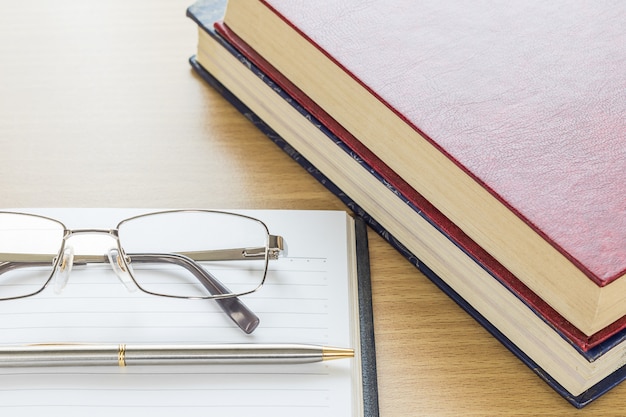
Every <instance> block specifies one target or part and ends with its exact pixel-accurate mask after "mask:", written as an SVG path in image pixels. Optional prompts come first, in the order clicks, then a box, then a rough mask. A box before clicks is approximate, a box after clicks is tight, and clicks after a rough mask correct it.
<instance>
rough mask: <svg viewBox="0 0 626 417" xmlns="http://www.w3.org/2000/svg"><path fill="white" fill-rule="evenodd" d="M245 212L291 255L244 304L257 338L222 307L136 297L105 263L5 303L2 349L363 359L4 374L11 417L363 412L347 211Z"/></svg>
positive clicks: (65, 216)
mask: <svg viewBox="0 0 626 417" xmlns="http://www.w3.org/2000/svg"><path fill="white" fill-rule="evenodd" d="M145 211H146V210H141V212H145ZM29 212H36V213H39V214H45V215H49V216H50V217H53V218H55V219H58V220H60V221H62V222H63V223H64V224H65V225H66V226H67V227H68V228H70V229H75V228H107V229H109V228H113V227H115V225H116V224H117V223H118V221H119V220H121V219H123V218H126V217H129V216H130V215H132V214H135V213H136V212H137V211H136V210H135V211H130V210H125V209H46V210H44V209H41V210H29ZM244 213H245V214H248V215H252V216H254V217H257V218H259V219H261V220H263V221H264V222H265V223H266V224H267V225H268V227H269V229H270V233H272V234H277V235H281V236H283V237H284V238H285V240H286V242H287V246H288V252H287V257H284V258H282V259H279V260H277V261H270V271H269V273H268V278H267V281H266V285H265V286H264V287H263V288H262V289H261V290H260V291H258V292H257V293H255V294H251V295H249V296H245V297H244V298H242V300H243V301H244V303H245V304H246V305H247V306H248V307H249V308H250V309H251V310H252V311H254V312H255V313H256V314H257V315H258V316H259V317H260V319H261V324H260V325H259V327H258V328H257V330H256V331H255V332H254V333H253V334H251V335H246V334H244V333H243V332H242V331H241V330H239V329H238V328H237V327H236V326H235V325H234V324H233V323H232V322H231V321H230V319H229V318H228V317H227V316H226V315H225V314H224V313H223V312H222V311H221V310H220V308H219V307H218V306H217V305H216V303H215V301H211V300H178V299H168V298H163V297H156V296H151V295H147V294H144V293H142V292H140V291H135V292H132V293H130V292H128V291H127V290H126V288H125V287H124V285H122V284H121V283H120V281H119V280H118V279H117V277H116V275H115V273H114V272H113V270H112V269H111V268H110V266H109V265H108V264H102V265H98V264H96V265H88V266H87V267H83V268H80V267H77V268H75V269H74V270H73V271H72V273H71V276H70V278H69V283H68V285H67V287H66V288H65V289H64V290H63V292H62V293H60V294H57V293H55V291H54V290H53V288H47V289H46V290H45V291H44V292H43V293H41V294H38V295H36V296H34V297H29V298H26V299H23V300H13V301H2V302H0V334H1V336H0V344H4V345H12V344H27V343H49V342H92V343H106V342H110V343H128V344H131V343H160V344H163V343H190V344H191V343H311V344H319V345H330V346H338V347H352V348H355V350H356V358H355V359H347V360H345V359H344V360H337V361H329V362H319V363H314V364H306V365H278V366H276V365H274V366H270V365H246V366H243V365H219V366H160V367H141V366H137V367H131V366H128V367H126V368H117V367H56V368H3V369H2V368H0V411H1V412H2V414H3V415H11V416H19V415H34V414H35V413H43V412H45V413H46V414H48V415H59V416H61V415H62V416H85V415H89V416H98V415H106V416H110V415H112V414H113V413H114V414H115V415H117V416H137V415H138V413H139V414H142V413H143V412H149V413H150V415H151V416H166V415H167V416H171V415H172V413H174V412H176V411H178V410H180V411H182V412H184V413H185V414H184V415H185V416H196V415H197V416H200V415H202V416H207V415H219V416H223V415H228V416H246V417H248V416H250V415H251V414H253V415H256V416H299V417H304V416H319V415H325V416H341V417H345V416H350V415H358V414H354V413H355V410H354V409H353V408H354V407H355V403H357V404H358V400H355V397H354V393H355V392H357V393H359V394H360V379H359V378H358V377H356V378H354V374H355V373H356V372H355V371H356V369H360V361H359V358H360V354H359V345H358V340H359V339H358V325H357V324H358V318H357V317H353V315H354V312H355V305H356V298H355V297H356V294H353V293H354V292H355V291H356V284H355V282H354V281H351V280H353V278H354V277H353V271H351V260H349V259H348V253H349V251H351V250H353V248H352V246H351V244H350V243H349V237H348V236H347V230H348V227H347V224H346V219H347V216H346V214H345V213H344V212H329V211H325V212H323V211H307V212H303V211H245V212H244ZM80 238H81V236H76V237H73V238H72V239H80ZM107 239H111V238H109V237H107ZM351 239H353V237H351ZM109 244H110V243H109ZM351 294H352V295H351ZM353 385H355V386H353ZM356 408H357V409H358V408H359V407H358V405H357V406H356ZM356 413H358V411H357V412H356Z"/></svg>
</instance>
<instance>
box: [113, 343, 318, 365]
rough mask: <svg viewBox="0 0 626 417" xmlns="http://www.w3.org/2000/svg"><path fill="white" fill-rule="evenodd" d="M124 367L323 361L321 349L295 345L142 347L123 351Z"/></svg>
mask: <svg viewBox="0 0 626 417" xmlns="http://www.w3.org/2000/svg"><path fill="white" fill-rule="evenodd" d="M125 358H126V364H127V365H159V364H163V363H176V364H271V363H281V364H288V363H307V362H318V361H321V360H322V359H323V357H322V350H321V349H319V348H315V347H308V346H298V345H281V346H275V345H258V344H255V345H245V344H244V345H240V344H237V345H228V344H225V345H212V346H166V347H163V346H162V347H158V346H157V347H154V346H149V345H148V346H142V345H133V346H128V347H127V348H126V354H125Z"/></svg>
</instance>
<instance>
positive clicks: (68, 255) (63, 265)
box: [54, 246, 74, 294]
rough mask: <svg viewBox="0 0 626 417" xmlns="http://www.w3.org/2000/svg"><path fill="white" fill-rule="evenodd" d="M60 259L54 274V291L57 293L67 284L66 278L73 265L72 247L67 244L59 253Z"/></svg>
mask: <svg viewBox="0 0 626 417" xmlns="http://www.w3.org/2000/svg"><path fill="white" fill-rule="evenodd" d="M61 257H62V258H61V261H60V262H59V266H58V267H57V270H56V271H55V274H54V291H55V292H56V293H57V294H59V293H60V292H61V291H63V288H65V286H66V285H67V280H68V279H69V277H70V272H72V265H74V248H72V247H71V246H68V247H66V248H65V250H64V251H63V254H62V255H61Z"/></svg>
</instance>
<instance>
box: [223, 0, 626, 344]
mask: <svg viewBox="0 0 626 417" xmlns="http://www.w3.org/2000/svg"><path fill="white" fill-rule="evenodd" d="M401 3H402V4H398V3H397V2H396V3H394V5H393V7H391V6H390V5H389V4H388V2H383V1H378V2H368V3H363V2H359V1H356V0H347V1H343V2H334V1H321V2H315V3H307V2H304V1H302V0H289V1H285V0H231V1H230V2H229V6H228V9H227V13H226V16H225V22H226V24H227V25H228V27H229V28H231V29H232V30H233V31H234V32H235V33H237V35H238V36H240V37H241V38H242V39H243V40H244V41H245V42H246V43H247V44H248V45H250V46H251V47H252V48H253V49H254V50H255V51H256V52H257V53H258V54H259V55H261V56H263V58H265V59H266V60H267V61H268V62H269V63H270V64H271V65H272V66H273V67H275V68H276V69H277V70H278V71H279V72H280V73H282V74H283V75H284V76H286V78H287V79H288V80H290V81H291V82H293V83H294V84H295V86H297V88H298V89H299V90H301V91H302V93H303V94H304V95H305V96H307V97H308V98H309V99H310V100H312V102H314V103H315V104H316V105H318V106H319V107H320V108H321V109H322V110H323V111H324V112H326V113H328V114H329V115H330V117H331V118H332V119H333V120H335V121H336V122H337V126H340V127H341V129H345V132H347V133H348V134H349V135H350V136H351V137H353V138H354V140H353V142H352V143H351V146H354V147H355V149H357V150H360V152H361V153H362V155H366V154H368V155H370V156H371V157H372V159H370V160H369V161H368V162H369V163H370V164H372V165H373V166H374V167H375V168H376V169H377V170H378V171H379V172H381V173H383V174H388V175H390V178H391V179H393V178H395V183H394V186H396V187H397V188H401V187H408V188H409V189H412V190H413V192H414V195H415V196H420V197H419V198H423V199H424V200H425V201H427V202H428V204H430V205H432V207H433V208H434V209H436V210H437V211H438V213H439V215H440V217H439V218H438V219H440V221H441V226H442V228H443V227H444V226H446V225H448V226H450V227H451V228H452V229H455V228H457V227H458V230H459V236H464V238H465V239H467V243H468V246H467V247H468V248H469V249H470V250H472V251H473V255H475V256H476V255H480V256H483V255H484V257H483V258H482V260H483V262H491V265H489V266H490V267H493V268H494V269H497V268H498V267H499V268H500V269H501V270H503V271H505V272H503V273H502V276H503V277H504V278H505V279H508V280H509V281H510V285H511V287H512V288H513V289H516V285H517V284H515V280H516V279H517V280H519V282H520V283H522V284H523V285H519V286H518V288H517V290H518V291H519V292H520V295H521V296H522V297H523V298H525V299H527V300H529V299H530V300H531V301H532V299H533V298H534V299H537V300H538V301H539V302H538V304H541V303H545V306H546V307H548V306H549V308H546V309H544V311H543V312H542V314H544V315H546V317H548V318H549V319H550V320H551V321H552V322H553V323H555V325H556V326H557V327H559V328H561V330H563V331H564V333H569V334H571V333H572V331H569V332H568V331H567V327H568V326H572V327H570V329H575V330H574V332H577V331H578V332H580V333H579V334H578V336H579V337H578V340H579V341H580V340H586V342H584V343H588V342H591V343H593V339H594V338H602V337H606V336H608V335H610V334H612V333H614V332H615V331H617V330H619V329H621V328H623V327H624V324H625V320H624V316H626V303H624V302H623V301H624V298H626V295H625V294H626V292H625V290H626V278H625V277H624V275H625V271H626V245H624V244H623V243H624V242H625V241H626V227H624V226H626V199H625V198H624V195H625V192H626V182H625V181H624V180H623V178H625V174H626V140H625V139H626V137H625V132H626V71H624V70H625V69H626V68H624V62H626V61H625V60H626V48H624V47H623V45H624V44H626V30H625V29H624V27H623V24H622V22H623V21H624V17H626V7H625V6H623V5H613V6H611V7H610V8H609V7H607V6H603V5H601V4H587V5H585V7H579V8H572V7H569V6H568V5H566V4H563V3H562V2H556V3H554V2H551V3H549V4H546V3H543V2H536V3H535V2H533V3H528V2H523V3H521V4H491V3H481V4H473V3H466V2H443V3H441V2H433V3H432V4H431V3H429V2H423V1H402V2H401ZM292 93H293V92H292ZM309 111H311V110H310V109H309ZM318 117H319V116H318ZM335 134H337V132H335ZM339 136H341V135H339ZM343 138H344V139H345V137H343ZM376 161H378V162H376ZM376 163H377V164H378V165H376ZM394 176H395V177H394ZM422 196H423V197H422ZM416 198H417V197H416ZM453 231H454V230H453ZM535 307H536V306H535Z"/></svg>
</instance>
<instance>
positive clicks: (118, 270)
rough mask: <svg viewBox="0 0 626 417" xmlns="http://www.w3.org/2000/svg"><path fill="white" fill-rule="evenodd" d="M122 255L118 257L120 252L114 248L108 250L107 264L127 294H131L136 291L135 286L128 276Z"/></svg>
mask: <svg viewBox="0 0 626 417" xmlns="http://www.w3.org/2000/svg"><path fill="white" fill-rule="evenodd" d="M122 256H123V255H120V251H119V250H117V249H116V248H112V249H109V251H108V252H107V257H108V258H109V263H110V264H111V267H112V268H113V271H115V275H117V277H118V278H119V279H120V281H122V284H124V286H125V287H126V289H127V290H128V291H129V292H133V291H136V290H137V285H136V284H135V281H133V278H132V277H131V276H130V272H129V271H128V268H127V266H126V262H124V260H123V259H122Z"/></svg>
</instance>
